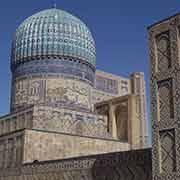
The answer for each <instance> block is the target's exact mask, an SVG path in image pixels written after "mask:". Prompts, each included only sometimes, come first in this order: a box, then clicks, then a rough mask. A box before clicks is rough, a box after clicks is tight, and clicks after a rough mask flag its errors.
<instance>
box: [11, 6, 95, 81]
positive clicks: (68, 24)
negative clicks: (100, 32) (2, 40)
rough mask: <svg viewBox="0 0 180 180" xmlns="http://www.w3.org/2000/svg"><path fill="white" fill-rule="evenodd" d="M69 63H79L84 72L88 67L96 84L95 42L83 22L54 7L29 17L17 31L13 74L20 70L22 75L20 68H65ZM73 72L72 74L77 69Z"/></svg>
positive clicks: (13, 50) (72, 65)
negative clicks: (32, 66)
mask: <svg viewBox="0 0 180 180" xmlns="http://www.w3.org/2000/svg"><path fill="white" fill-rule="evenodd" d="M60 61H61V62H60ZM66 62H67V64H69V67H70V66H71V67H75V66H76V65H75V64H79V65H77V66H78V68H79V69H80V70H81V71H82V70H83V68H85V69H84V71H85V73H86V74H87V72H89V73H88V75H87V76H88V77H87V78H86V79H88V80H90V81H93V73H94V71H95V65H96V50H95V43H94V39H93V37H92V35H91V32H90V31H89V29H88V28H87V26H86V25H85V24H84V23H83V22H82V21H81V20H80V19H78V18H77V17H75V16H73V15H71V14H69V13H67V12H65V11H63V10H60V9H56V8H54V9H47V10H43V11H40V12H38V13H36V14H34V15H32V16H30V17H28V18H27V19H26V20H25V21H24V22H23V23H22V24H21V25H20V26H19V27H18V28H17V30H16V33H15V36H14V39H13V43H12V58H11V67H12V71H14V70H15V69H16V74H19V73H21V72H20V70H18V67H19V66H20V65H21V66H25V65H28V64H29V65H32V64H34V63H36V64H38V63H39V64H42V63H45V64H52V63H54V64H58V63H59V64H61V65H62V63H63V66H64V64H66ZM72 62H73V63H72ZM64 67H65V66H64ZM23 69H25V67H23ZM56 69H57V67H56ZM65 69H66V70H64V69H63V70H62V72H61V73H67V68H65ZM76 70H77V69H76ZM43 71H45V70H42V72H43ZM46 71H47V68H46ZM54 71H56V70H53V72H54ZM58 71H60V70H58ZM68 71H69V70H68ZM70 71H71V72H70V74H71V73H72V71H73V72H74V71H75V70H72V69H71V70H70ZM78 73H79V72H75V73H74V74H75V75H78ZM82 74H83V73H82Z"/></svg>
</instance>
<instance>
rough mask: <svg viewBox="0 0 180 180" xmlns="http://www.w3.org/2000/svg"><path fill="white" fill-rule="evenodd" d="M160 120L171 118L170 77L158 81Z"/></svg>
mask: <svg viewBox="0 0 180 180" xmlns="http://www.w3.org/2000/svg"><path fill="white" fill-rule="evenodd" d="M158 95H159V111H160V120H161V121H163V120H166V118H167V117H168V118H173V114H174V112H173V111H174V109H173V97H172V79H168V80H163V81H160V82H158Z"/></svg>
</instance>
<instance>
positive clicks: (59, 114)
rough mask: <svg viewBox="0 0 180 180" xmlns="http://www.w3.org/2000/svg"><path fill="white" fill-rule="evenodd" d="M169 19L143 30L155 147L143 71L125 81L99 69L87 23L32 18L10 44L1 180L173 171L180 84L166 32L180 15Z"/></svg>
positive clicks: (61, 16) (1, 122) (43, 15)
mask: <svg viewBox="0 0 180 180" xmlns="http://www.w3.org/2000/svg"><path fill="white" fill-rule="evenodd" d="M172 19H173V20H172ZM172 19H171V18H170V19H167V20H166V21H165V23H164V21H163V22H160V25H159V24H155V25H153V26H151V27H150V28H149V34H150V36H149V37H150V38H149V39H150V41H149V42H150V43H149V44H150V57H151V89H152V90H151V94H152V100H151V101H152V119H153V121H152V122H153V125H152V126H153V146H152V149H151V148H149V147H148V142H147V141H148V134H147V124H146V121H147V112H146V89H145V81H144V73H143V72H133V73H132V74H130V76H129V77H122V76H118V75H114V74H111V73H107V72H104V71H101V70H97V69H96V48H95V40H94V39H93V36H92V34H91V32H90V30H89V28H88V27H87V26H86V25H85V24H84V23H83V22H82V21H81V20H80V19H78V18H77V17H75V16H73V15H71V14H69V13H67V12H65V11H63V10H59V9H56V8H53V9H47V10H43V11H40V12H38V13H36V14H34V15H32V16H30V17H28V18H27V19H26V20H25V21H24V22H23V23H22V24H21V25H20V26H19V27H18V28H17V30H16V32H15V34H14V37H13V42H12V51H11V72H12V83H11V103H10V113H9V114H7V115H4V116H3V117H0V180H36V179H38V180H61V179H62V180H84V179H86V180H94V179H97V180H101V179H102V180H105V179H106V180H107V179H108V180H111V179H112V180H115V179H122V180H124V179H127V180H139V179H143V180H151V179H152V178H154V179H157V177H158V178H162V174H161V172H163V173H164V174H166V173H167V171H168V175H169V174H171V171H172V173H174V174H175V175H174V176H173V177H177V175H176V173H175V172H174V171H175V170H177V169H178V167H179V166H178V163H179V161H178V157H179V156H178V154H176V151H177V149H176V148H178V147H176V148H175V145H176V143H177V142H176V141H175V136H176V133H177V132H176V129H178V115H176V114H178V113H176V114H175V113H174V112H177V105H172V104H173V103H175V102H176V101H175V100H173V98H172V97H174V96H172V94H173V92H174V91H172V90H171V88H172V86H175V84H176V85H177V84H178V82H179V81H178V77H177V78H175V76H176V75H175V73H176V70H177V63H178V62H177V60H176V58H175V57H176V56H177V51H175V49H173V48H176V46H175V45H176V40H177V39H176V38H175V36H173V35H174V34H173V35H172V34H171V32H175V30H174V29H173V28H175V27H177V24H176V25H175V23H174V22H176V21H175V20H174V19H179V16H178V15H177V16H176V18H174V17H173V18H172ZM166 22H167V23H166ZM171 22H173V23H174V24H173V23H172V24H171ZM178 22H179V21H178ZM169 24H170V25H169ZM179 24H180V23H179ZM169 28H170V30H169ZM164 29H165V30H164ZM161 31H162V32H161ZM156 33H157V34H156ZM161 33H162V34H161ZM154 34H155V36H154ZM161 35H162V39H161ZM171 36H172V37H171ZM154 38H155V40H154ZM173 38H174V39H173ZM164 39H165V40H164ZM170 42H172V43H174V46H173V47H172V48H170V45H169V43H170ZM154 43H155V44H154ZM171 54H172V56H173V58H174V59H173V60H172V61H171V57H172V56H171ZM171 67H172V69H170V68H171ZM154 69H157V71H156V70H154ZM161 70H162V71H161ZM170 70H172V73H169V74H168V73H165V72H166V71H170ZM177 72H178V70H177ZM171 76H172V77H171ZM164 78H165V80H164ZM173 78H174V79H173ZM157 81H158V85H156V82H157ZM173 83H174V84H173ZM156 86H157V87H156ZM155 87H156V88H155ZM168 88H170V89H168ZM157 91H158V92H157ZM157 95H158V97H159V99H160V100H158V101H157V99H156V96H157ZM171 96H172V97H171ZM177 96H178V92H177ZM174 98H175V97H174ZM170 106H172V107H170ZM158 113H159V115H158V118H159V120H158V121H157V114H158ZM166 117H168V118H166ZM161 118H162V122H161ZM173 118H174V120H173V122H174V124H171V123H170V120H171V119H173ZM174 126H175V128H174ZM158 133H159V134H158ZM159 137H160V138H159ZM161 140H162V142H161ZM159 144H160V145H159ZM157 148H158V149H157ZM167 148H169V151H168V152H166V150H165V149H167ZM161 151H162V153H161ZM175 154H176V155H175ZM163 158H164V159H163ZM162 159H163V160H162ZM167 159H168V160H167ZM152 164H153V166H152ZM152 167H153V168H152ZM159 167H160V168H159ZM159 169H160V170H159ZM169 170H170V171H169ZM169 176H170V175H169ZM163 177H164V176H163ZM166 179H168V177H166ZM169 179H170V178H169ZM169 179H168V180H169Z"/></svg>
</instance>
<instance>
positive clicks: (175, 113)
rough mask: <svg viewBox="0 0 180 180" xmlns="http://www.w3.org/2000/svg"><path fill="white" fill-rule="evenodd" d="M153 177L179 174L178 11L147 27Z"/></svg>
mask: <svg viewBox="0 0 180 180" xmlns="http://www.w3.org/2000/svg"><path fill="white" fill-rule="evenodd" d="M148 30H149V46H150V50H149V52H150V61H151V62H150V64H151V111H152V113H151V114H152V154H153V161H152V162H153V165H152V167H153V179H154V180H161V179H162V180H172V179H173V180H174V179H178V178H179V177H180V176H179V175H180V171H179V170H180V143H179V142H180V106H179V105H180V56H179V51H180V49H179V48H180V33H179V32H180V14H177V15H175V16H173V17H170V18H168V19H165V20H163V21H161V22H159V23H156V24H154V25H152V26H150V27H149V29H148Z"/></svg>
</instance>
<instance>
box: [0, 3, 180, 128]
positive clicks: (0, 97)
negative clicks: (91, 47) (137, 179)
mask: <svg viewBox="0 0 180 180" xmlns="http://www.w3.org/2000/svg"><path fill="white" fill-rule="evenodd" d="M54 3H56V4H57V8H60V9H63V10H66V11H68V12H70V13H72V14H74V15H76V16H78V17H79V18H80V19H81V20H83V21H84V22H85V23H86V24H87V26H88V27H89V28H90V30H91V31H92V33H93V36H94V39H95V41H96V48H97V68H98V69H101V70H104V71H108V72H111V73H114V74H118V75H123V76H128V75H129V73H131V72H133V71H143V72H145V76H146V86H147V87H146V88H147V100H148V120H149V127H150V107H149V104H150V102H149V81H148V79H149V64H148V63H149V57H148V46H147V45H148V41H147V29H146V28H147V26H149V25H151V24H152V23H154V22H156V21H159V20H161V19H164V18H166V17H168V16H171V15H173V14H175V13H177V12H180V1H179V0H136V1H135V0H16V1H15V0H3V1H1V5H0V22H1V25H0V116H1V115H3V114H5V113H8V112H9V101H10V85H11V84H10V79H11V73H10V68H9V67H10V47H11V39H12V36H13V33H14V31H15V29H16V28H17V27H18V25H19V24H20V23H21V22H22V21H23V20H24V19H25V18H26V17H28V16H30V15H32V14H34V13H36V12H38V11H40V10H43V9H47V8H51V7H52V6H53V4H54ZM149 131H150V128H149Z"/></svg>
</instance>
